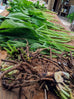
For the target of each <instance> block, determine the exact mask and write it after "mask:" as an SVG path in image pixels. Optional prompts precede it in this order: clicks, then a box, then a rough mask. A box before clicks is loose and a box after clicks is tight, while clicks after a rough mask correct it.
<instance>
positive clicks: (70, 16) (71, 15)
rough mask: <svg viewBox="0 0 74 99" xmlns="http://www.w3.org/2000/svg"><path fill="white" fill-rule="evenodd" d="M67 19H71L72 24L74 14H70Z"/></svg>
mask: <svg viewBox="0 0 74 99" xmlns="http://www.w3.org/2000/svg"><path fill="white" fill-rule="evenodd" d="M67 18H69V19H70V22H72V21H73V20H74V12H73V13H71V14H69V15H68V16H67Z"/></svg>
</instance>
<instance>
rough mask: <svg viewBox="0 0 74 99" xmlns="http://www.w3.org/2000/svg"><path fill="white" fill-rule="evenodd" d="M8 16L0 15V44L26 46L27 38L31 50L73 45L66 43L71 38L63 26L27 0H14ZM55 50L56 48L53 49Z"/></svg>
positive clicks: (65, 48) (64, 48)
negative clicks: (48, 18) (63, 29)
mask: <svg viewBox="0 0 74 99" xmlns="http://www.w3.org/2000/svg"><path fill="white" fill-rule="evenodd" d="M9 5H10V6H11V7H10V8H9V9H8V10H9V12H10V14H9V15H8V16H6V17H2V16H0V46H1V47H7V43H9V44H13V45H14V46H15V47H16V48H18V47H24V46H25V45H26V39H27V40H28V42H29V46H30V50H33V51H35V50H36V49H37V48H48V47H51V48H53V49H56V50H58V51H56V52H57V53H58V52H59V51H70V50H71V48H74V47H73V46H68V45H66V44H64V43H65V42H69V41H70V40H71V38H70V37H69V36H68V35H67V33H65V32H63V31H61V32H60V30H61V27H60V26H57V25H55V24H54V23H52V22H48V21H47V17H48V16H46V15H44V11H42V8H39V7H36V5H35V4H33V2H30V1H27V0H13V2H10V3H9ZM51 17H52V16H51ZM53 51H55V50H53Z"/></svg>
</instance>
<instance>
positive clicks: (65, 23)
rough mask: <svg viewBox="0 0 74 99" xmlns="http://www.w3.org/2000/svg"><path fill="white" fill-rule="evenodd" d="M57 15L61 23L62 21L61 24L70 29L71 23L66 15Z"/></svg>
mask: <svg viewBox="0 0 74 99" xmlns="http://www.w3.org/2000/svg"><path fill="white" fill-rule="evenodd" d="M58 17H59V19H60V21H61V23H63V25H65V26H66V28H67V29H68V31H71V30H70V25H71V23H70V22H69V19H67V18H66V17H62V16H58Z"/></svg>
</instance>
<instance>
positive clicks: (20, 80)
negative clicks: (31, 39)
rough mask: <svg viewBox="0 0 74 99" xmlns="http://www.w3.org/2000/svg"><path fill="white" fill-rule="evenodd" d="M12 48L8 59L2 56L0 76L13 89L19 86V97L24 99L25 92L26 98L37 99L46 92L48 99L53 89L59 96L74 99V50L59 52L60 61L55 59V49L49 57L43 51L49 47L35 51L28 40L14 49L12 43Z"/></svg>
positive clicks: (10, 47) (3, 83) (53, 92)
mask: <svg viewBox="0 0 74 99" xmlns="http://www.w3.org/2000/svg"><path fill="white" fill-rule="evenodd" d="M9 49H10V50H9V53H10V54H9V55H8V57H7V59H5V60H3V59H2V61H3V63H2V68H1V72H2V74H1V75H0V79H1V82H2V85H3V87H4V88H6V89H7V90H9V91H11V90H12V91H13V90H14V89H18V88H19V94H18V99H22V97H21V96H22V95H24V98H25V99H30V98H31V99H33V98H34V95H35V94H37V92H40V91H41V92H43V91H44V92H45V99H48V95H47V93H49V92H50V91H51V93H52V94H53V95H55V96H56V97H57V99H73V96H72V90H71V89H72V88H73V89H74V87H73V83H74V74H73V68H74V64H73V60H74V53H73V54H72V52H64V53H62V54H61V55H59V54H55V55H56V56H57V60H56V61H54V60H53V59H52V54H53V53H52V51H51V49H49V50H50V58H49V55H48V56H46V55H43V54H41V53H40V52H41V51H43V50H47V49H46V48H44V49H37V50H36V51H35V52H32V51H30V50H29V47H28V42H27V45H26V47H24V48H20V49H19V48H18V49H16V48H15V50H14V47H13V46H9ZM11 49H12V50H11ZM58 97H59V98H58Z"/></svg>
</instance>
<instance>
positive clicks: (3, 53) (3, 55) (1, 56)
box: [0, 50, 7, 65]
mask: <svg viewBox="0 0 74 99" xmlns="http://www.w3.org/2000/svg"><path fill="white" fill-rule="evenodd" d="M6 57H7V52H6V51H2V50H0V65H1V59H5V58H6Z"/></svg>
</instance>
